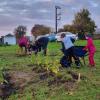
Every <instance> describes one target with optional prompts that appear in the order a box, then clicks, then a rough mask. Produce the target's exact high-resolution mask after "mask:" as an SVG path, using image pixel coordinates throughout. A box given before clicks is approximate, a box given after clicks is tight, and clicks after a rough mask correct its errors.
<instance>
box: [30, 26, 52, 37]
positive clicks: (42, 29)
mask: <svg viewBox="0 0 100 100" xmlns="http://www.w3.org/2000/svg"><path fill="white" fill-rule="evenodd" d="M50 32H51V28H50V27H47V26H44V25H39V24H36V25H35V26H34V27H32V30H31V33H32V35H34V36H35V37H37V36H39V35H45V34H48V33H50Z"/></svg>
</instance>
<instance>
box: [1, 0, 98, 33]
mask: <svg viewBox="0 0 100 100" xmlns="http://www.w3.org/2000/svg"><path fill="white" fill-rule="evenodd" d="M55 5H57V6H60V7H61V10H60V11H59V12H61V14H62V15H61V21H59V27H62V26H63V25H64V24H70V23H71V22H72V20H73V19H74V14H75V13H77V12H78V11H80V9H82V8H87V9H89V11H90V13H91V17H92V18H93V19H94V20H95V22H96V23H97V26H99V27H100V23H99V22H98V21H99V19H98V18H99V17H98V16H99V15H100V11H99V10H100V6H99V5H100V0H20V1H19V0H0V32H4V33H7V32H9V31H11V30H12V28H14V27H16V26H17V25H19V24H25V25H26V26H27V27H30V28H31V27H32V26H33V25H34V24H45V25H49V26H52V27H54V26H55Z"/></svg>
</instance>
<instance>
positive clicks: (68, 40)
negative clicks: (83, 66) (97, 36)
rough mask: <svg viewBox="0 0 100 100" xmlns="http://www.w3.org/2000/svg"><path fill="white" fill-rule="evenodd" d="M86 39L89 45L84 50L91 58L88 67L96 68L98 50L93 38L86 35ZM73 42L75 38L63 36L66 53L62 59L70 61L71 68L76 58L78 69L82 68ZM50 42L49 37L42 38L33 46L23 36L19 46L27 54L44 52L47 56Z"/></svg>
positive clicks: (68, 64) (68, 65) (63, 49)
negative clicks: (96, 52)
mask: <svg viewBox="0 0 100 100" xmlns="http://www.w3.org/2000/svg"><path fill="white" fill-rule="evenodd" d="M85 38H86V40H87V45H86V46H84V48H83V49H82V50H83V51H86V50H88V52H89V57H88V58H89V65H88V66H89V67H93V68H94V66H95V61H94V54H95V51H96V48H95V45H94V43H93V40H92V37H91V36H89V35H88V34H87V33H85ZM73 40H74V37H69V36H66V35H65V33H62V34H61V44H62V51H63V53H64V57H63V58H62V60H66V61H68V63H67V67H70V66H71V64H72V58H74V60H75V64H76V66H77V68H80V60H79V57H78V56H77V55H75V54H74V50H75V46H74V43H73ZM48 42H49V38H48V37H41V38H39V39H37V40H36V41H35V42H34V43H33V44H31V43H30V41H29V40H28V39H27V37H26V36H22V37H21V38H20V39H19V41H18V44H19V47H20V48H21V51H23V48H24V49H25V53H27V52H29V53H31V52H32V51H34V52H35V54H37V53H38V52H40V51H41V50H43V54H44V55H46V54H47V46H48ZM62 60H61V61H60V62H61V64H62ZM62 65H63V64H62Z"/></svg>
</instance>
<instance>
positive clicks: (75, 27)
mask: <svg viewBox="0 0 100 100" xmlns="http://www.w3.org/2000/svg"><path fill="white" fill-rule="evenodd" d="M90 15H91V14H90V12H89V11H88V9H81V10H80V11H79V12H77V13H76V14H75V18H74V20H73V21H72V24H70V25H68V24H66V25H64V26H63V28H62V29H58V32H66V31H69V32H72V33H78V34H79V37H80V38H81V39H82V38H84V33H85V32H89V33H91V34H93V33H94V32H95V28H96V25H95V22H94V20H92V19H91V17H90ZM26 31H27V28H26V26H22V25H20V26H18V27H17V28H15V30H14V33H15V35H16V38H20V37H21V36H22V35H24V34H26ZM50 32H51V27H48V26H45V25H39V24H36V25H34V26H33V27H32V29H31V34H32V35H34V36H36V37H37V36H38V35H45V34H48V33H50Z"/></svg>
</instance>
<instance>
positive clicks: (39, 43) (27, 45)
mask: <svg viewBox="0 0 100 100" xmlns="http://www.w3.org/2000/svg"><path fill="white" fill-rule="evenodd" d="M48 42H49V38H47V37H41V38H39V39H38V40H36V41H35V42H34V43H31V42H30V41H29V39H28V38H27V37H26V36H22V37H21V38H20V39H19V41H18V45H19V47H20V49H21V52H24V53H25V54H27V53H28V54H32V51H34V53H35V54H37V53H38V52H40V51H41V50H43V54H44V55H46V54H47V45H48Z"/></svg>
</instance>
